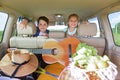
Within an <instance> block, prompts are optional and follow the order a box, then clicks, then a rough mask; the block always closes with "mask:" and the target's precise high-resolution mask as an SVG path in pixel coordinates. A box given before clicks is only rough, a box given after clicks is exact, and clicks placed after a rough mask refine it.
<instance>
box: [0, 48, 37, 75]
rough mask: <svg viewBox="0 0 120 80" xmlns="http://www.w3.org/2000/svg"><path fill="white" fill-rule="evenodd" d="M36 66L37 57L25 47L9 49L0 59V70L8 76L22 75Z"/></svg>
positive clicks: (27, 73) (29, 72) (31, 71)
mask: <svg viewBox="0 0 120 80" xmlns="http://www.w3.org/2000/svg"><path fill="white" fill-rule="evenodd" d="M37 67H38V59H37V57H36V56H35V55H34V54H32V53H30V52H29V51H28V50H25V49H15V50H12V51H9V53H7V54H6V55H5V56H4V57H3V58H2V60H1V61H0V69H1V71H2V72H3V73H4V74H6V75H8V76H10V77H24V76H27V75H29V74H31V73H33V72H34V71H35V70H36V69H37Z"/></svg>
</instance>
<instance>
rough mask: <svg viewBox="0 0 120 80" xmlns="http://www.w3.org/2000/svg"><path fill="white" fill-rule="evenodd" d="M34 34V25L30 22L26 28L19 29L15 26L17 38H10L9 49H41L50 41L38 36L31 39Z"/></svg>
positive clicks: (19, 27)
mask: <svg viewBox="0 0 120 80" xmlns="http://www.w3.org/2000/svg"><path fill="white" fill-rule="evenodd" d="M35 32H36V27H35V25H34V24H33V23H32V22H30V23H28V25H27V27H26V28H21V26H20V25H17V36H12V37H11V38H10V47H11V48H42V47H43V44H44V43H45V42H46V41H48V40H51V38H50V39H47V37H43V36H38V37H33V34H35Z"/></svg>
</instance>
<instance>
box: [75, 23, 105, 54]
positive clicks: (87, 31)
mask: <svg viewBox="0 0 120 80" xmlns="http://www.w3.org/2000/svg"><path fill="white" fill-rule="evenodd" d="M77 34H78V39H79V40H80V41H81V42H84V43H87V44H88V45H91V46H94V47H95V48H97V50H98V54H99V55H103V53H104V49H105V38H103V37H95V36H96V35H97V25H96V24H95V23H87V24H86V23H81V24H80V25H79V26H78V31H77Z"/></svg>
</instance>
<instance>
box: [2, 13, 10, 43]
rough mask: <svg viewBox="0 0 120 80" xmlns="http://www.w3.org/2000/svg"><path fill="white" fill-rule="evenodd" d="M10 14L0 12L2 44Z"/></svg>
mask: <svg viewBox="0 0 120 80" xmlns="http://www.w3.org/2000/svg"><path fill="white" fill-rule="evenodd" d="M7 19H8V14H7V13H3V12H0V42H1V41H2V37H3V33H4V29H5V26H6V23H7Z"/></svg>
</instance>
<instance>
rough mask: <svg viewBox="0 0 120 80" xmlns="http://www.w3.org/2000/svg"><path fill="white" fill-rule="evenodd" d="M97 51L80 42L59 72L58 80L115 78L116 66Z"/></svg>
mask: <svg viewBox="0 0 120 80" xmlns="http://www.w3.org/2000/svg"><path fill="white" fill-rule="evenodd" d="M97 52H98V51H97V49H96V48H94V47H92V46H89V45H87V44H85V43H80V44H79V45H78V47H77V49H76V52H75V54H74V55H73V56H72V58H73V61H72V62H71V63H70V64H69V66H68V67H66V68H65V69H64V70H63V71H62V72H61V74H60V77H59V80H71V79H72V78H73V79H74V80H115V77H116V75H117V74H118V71H117V69H116V68H117V66H115V65H114V64H113V63H112V62H111V61H110V59H109V58H108V57H107V56H106V55H104V56H99V55H97ZM64 74H65V75H64ZM68 75H69V77H67V78H66V76H68Z"/></svg>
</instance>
